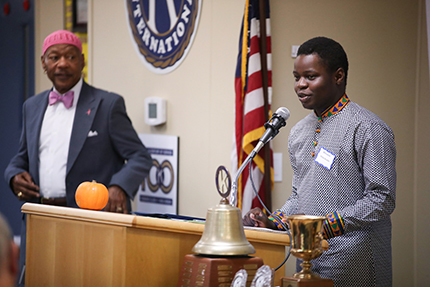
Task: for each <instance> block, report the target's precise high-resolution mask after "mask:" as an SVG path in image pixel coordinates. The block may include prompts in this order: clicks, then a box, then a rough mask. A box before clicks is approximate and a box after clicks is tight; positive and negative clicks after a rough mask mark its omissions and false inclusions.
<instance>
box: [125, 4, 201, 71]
mask: <svg viewBox="0 0 430 287" xmlns="http://www.w3.org/2000/svg"><path fill="white" fill-rule="evenodd" d="M201 2H202V0H127V4H126V5H127V7H126V9H127V17H128V22H129V26H130V32H131V36H132V38H133V41H134V43H135V44H136V48H137V50H138V51H139V53H138V54H139V56H140V58H141V59H142V61H143V63H144V64H145V66H146V67H147V68H148V69H149V70H150V71H152V72H154V73H157V74H166V73H169V72H171V71H173V70H174V69H176V68H177V67H178V66H179V65H180V64H181V63H182V61H183V60H184V58H185V57H186V55H187V53H188V51H189V49H190V47H191V44H192V42H193V39H194V36H195V34H196V31H197V24H198V21H199V16H200V8H201Z"/></svg>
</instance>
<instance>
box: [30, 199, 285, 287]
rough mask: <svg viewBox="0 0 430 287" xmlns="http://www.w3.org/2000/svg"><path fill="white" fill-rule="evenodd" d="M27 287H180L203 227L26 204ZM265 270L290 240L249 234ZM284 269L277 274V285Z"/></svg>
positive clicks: (276, 263) (279, 257)
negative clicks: (185, 264)
mask: <svg viewBox="0 0 430 287" xmlns="http://www.w3.org/2000/svg"><path fill="white" fill-rule="evenodd" d="M22 212H23V213H26V214H27V251H26V252H27V253H26V278H25V282H26V286H91V287H95V286H113V287H117V286H154V287H157V286H176V284H177V281H178V278H179V272H180V271H181V267H182V263H183V260H184V257H185V255H187V254H192V251H191V249H192V248H193V246H194V245H195V244H196V243H197V242H198V241H199V240H200V238H201V235H202V233H203V230H204V224H202V223H192V222H186V221H176V220H170V219H158V218H150V217H143V216H138V215H129V214H117V213H110V212H103V211H91V210H83V209H78V208H69V207H58V206H50V205H42V204H32V203H26V204H24V205H23V206H22ZM245 235H246V237H247V239H248V241H249V242H250V243H251V244H252V245H253V246H254V248H255V250H256V253H255V254H251V256H255V257H260V258H262V259H263V261H264V264H265V265H269V266H270V267H271V268H276V267H277V266H279V265H280V264H281V263H282V261H283V260H284V258H285V246H287V245H289V237H288V235H286V234H281V233H276V232H275V233H273V232H265V231H259V230H248V229H245ZM283 276H284V268H280V269H279V270H278V271H276V273H275V284H278V285H279V283H280V278H281V277H283Z"/></svg>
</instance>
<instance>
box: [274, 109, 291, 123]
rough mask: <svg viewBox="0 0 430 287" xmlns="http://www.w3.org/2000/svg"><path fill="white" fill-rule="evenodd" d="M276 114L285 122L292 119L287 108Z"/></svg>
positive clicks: (277, 111) (279, 110) (278, 110)
mask: <svg viewBox="0 0 430 287" xmlns="http://www.w3.org/2000/svg"><path fill="white" fill-rule="evenodd" d="M276 114H278V115H280V116H281V117H282V118H283V119H284V120H285V121H287V120H288V118H289V117H290V111H289V110H288V109H287V108H285V107H280V108H279V109H277V110H276Z"/></svg>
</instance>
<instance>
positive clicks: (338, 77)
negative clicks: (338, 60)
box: [334, 68, 345, 85]
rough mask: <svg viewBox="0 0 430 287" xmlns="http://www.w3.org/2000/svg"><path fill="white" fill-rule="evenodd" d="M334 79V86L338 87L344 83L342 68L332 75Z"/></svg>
mask: <svg viewBox="0 0 430 287" xmlns="http://www.w3.org/2000/svg"><path fill="white" fill-rule="evenodd" d="M334 78H335V81H336V85H340V84H342V83H344V82H345V71H344V70H343V68H339V69H337V71H336V72H335V73H334Z"/></svg>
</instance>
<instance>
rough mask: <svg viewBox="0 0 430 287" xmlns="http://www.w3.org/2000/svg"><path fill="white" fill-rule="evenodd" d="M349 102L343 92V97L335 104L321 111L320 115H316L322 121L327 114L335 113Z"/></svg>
mask: <svg viewBox="0 0 430 287" xmlns="http://www.w3.org/2000/svg"><path fill="white" fill-rule="evenodd" d="M349 102H350V100H349V98H348V96H347V95H346V94H344V95H343V97H342V98H340V100H339V101H338V102H337V103H336V104H334V105H333V106H331V107H330V108H328V109H327V110H325V111H324V112H322V114H321V116H320V117H318V121H322V120H323V119H324V118H327V117H329V116H332V115H334V114H337V113H338V112H340V111H341V110H342V109H343V108H344V107H346V105H348V104H349Z"/></svg>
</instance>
